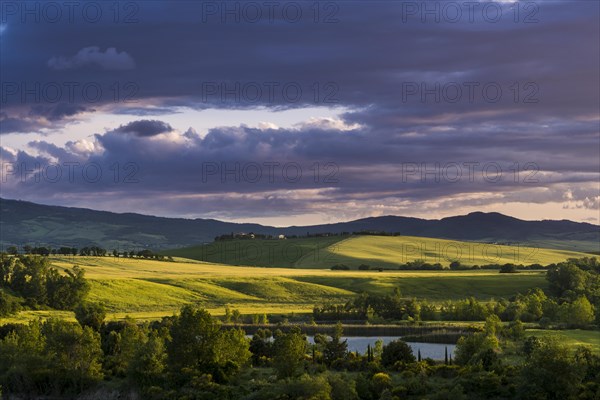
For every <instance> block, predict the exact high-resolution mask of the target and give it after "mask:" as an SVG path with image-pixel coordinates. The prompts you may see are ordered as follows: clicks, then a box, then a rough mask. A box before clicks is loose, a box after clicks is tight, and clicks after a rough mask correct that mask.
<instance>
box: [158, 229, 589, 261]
mask: <svg viewBox="0 0 600 400" xmlns="http://www.w3.org/2000/svg"><path fill="white" fill-rule="evenodd" d="M165 254H167V255H173V256H180V257H186V258H191V259H195V260H201V261H209V262H216V263H223V264H230V265H256V266H263V267H296V268H331V266H333V265H335V264H346V265H348V266H350V267H352V268H354V269H356V268H357V267H358V265H360V264H363V263H364V264H369V265H370V266H372V267H383V268H396V267H397V266H398V265H399V264H403V263H406V262H408V261H414V260H417V259H422V260H425V261H427V262H429V263H437V262H439V263H441V264H442V265H446V266H447V265H449V264H450V262H451V261H453V260H459V261H460V262H461V263H462V264H464V265H482V264H491V263H499V264H505V263H515V264H534V263H539V264H543V265H546V264H550V263H553V262H560V261H564V260H566V259H567V258H570V257H575V258H577V257H585V256H589V254H585V253H578V252H572V251H566V250H555V249H545V248H536V247H523V246H516V245H515V246H501V245H491V244H482V243H475V242H461V241H456V240H444V239H433V238H423V237H414V236H395V237H391V236H352V237H339V236H338V237H326V238H309V239H289V240H235V241H224V242H219V243H215V244H210V245H204V246H195V247H188V248H185V249H176V250H171V251H168V252H165Z"/></svg>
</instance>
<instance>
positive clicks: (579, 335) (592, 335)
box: [525, 329, 600, 353]
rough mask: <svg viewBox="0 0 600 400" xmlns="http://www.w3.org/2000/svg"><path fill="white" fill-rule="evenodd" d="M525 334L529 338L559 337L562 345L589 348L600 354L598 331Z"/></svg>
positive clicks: (549, 331) (543, 331)
mask: <svg viewBox="0 0 600 400" xmlns="http://www.w3.org/2000/svg"><path fill="white" fill-rule="evenodd" d="M525 333H526V335H527V336H540V337H545V336H557V337H558V338H560V341H561V342H562V343H565V344H567V345H569V347H571V348H573V349H574V348H576V347H578V346H589V347H591V348H592V349H593V351H594V352H597V353H600V333H598V331H584V330H581V329H570V330H561V331H554V330H542V329H528V330H527V331H525Z"/></svg>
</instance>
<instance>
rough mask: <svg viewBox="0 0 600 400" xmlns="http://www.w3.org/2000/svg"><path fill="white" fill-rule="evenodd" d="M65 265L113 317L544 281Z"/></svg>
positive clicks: (517, 287) (145, 263) (287, 308)
mask: <svg viewBox="0 0 600 400" xmlns="http://www.w3.org/2000/svg"><path fill="white" fill-rule="evenodd" d="M51 260H52V263H53V264H54V265H56V266H58V267H62V268H67V267H71V266H73V265H80V266H81V267H83V268H84V269H85V270H86V274H87V275H86V276H87V277H88V278H89V279H90V281H91V283H92V290H91V293H90V295H89V298H90V300H92V301H97V302H101V303H103V304H105V305H106V307H107V308H108V310H109V312H110V313H111V314H112V315H111V316H112V317H116V318H120V317H123V316H125V315H126V314H129V315H131V316H133V317H137V318H145V319H146V318H156V317H159V316H163V315H170V314H172V313H173V312H174V311H176V310H177V309H178V308H179V307H181V305H183V304H186V303H190V302H191V303H196V304H199V305H202V306H203V307H205V308H207V309H209V310H211V311H212V312H214V313H216V314H219V313H222V312H223V310H224V306H225V305H226V304H229V305H231V306H232V307H235V308H238V309H240V311H241V312H242V313H246V314H254V313H262V312H266V313H282V312H288V313H289V312H310V311H311V310H312V307H313V306H314V305H315V304H321V303H324V302H343V301H345V300H347V299H349V298H351V297H353V296H355V294H356V293H359V292H362V291H366V292H370V293H382V294H385V293H391V292H392V290H393V288H394V287H396V286H399V287H400V289H401V290H402V292H403V293H404V294H405V295H406V296H416V297H420V298H428V299H431V300H434V301H442V300H445V299H458V298H464V297H466V296H471V295H472V296H475V297H476V298H479V299H481V300H489V299H491V298H499V297H509V296H512V295H514V294H516V293H518V292H525V291H527V290H528V289H530V288H533V287H545V285H546V281H545V277H544V274H543V273H540V272H527V273H521V274H517V275H511V274H499V273H498V272H497V271H402V272H400V271H384V272H376V271H330V270H323V269H321V270H319V269H294V268H255V267H235V266H229V265H223V264H214V263H204V262H198V261H193V260H184V259H176V261H177V262H160V261H149V260H137V259H133V260H132V259H122V258H121V259H114V258H112V257H51Z"/></svg>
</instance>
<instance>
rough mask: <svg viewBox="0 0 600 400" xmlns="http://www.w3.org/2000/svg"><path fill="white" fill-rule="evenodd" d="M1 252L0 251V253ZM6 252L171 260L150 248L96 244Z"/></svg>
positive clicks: (24, 247)
mask: <svg viewBox="0 0 600 400" xmlns="http://www.w3.org/2000/svg"><path fill="white" fill-rule="evenodd" d="M0 254H2V253H0ZM6 254H9V255H15V256H16V255H39V256H50V255H53V256H55V255H62V256H78V255H79V256H93V257H106V256H112V257H117V258H118V257H123V258H134V257H137V258H144V259H153V260H159V261H173V257H171V256H167V257H165V256H163V255H162V254H159V253H155V252H153V251H152V250H148V249H144V250H131V251H119V250H116V249H114V250H112V252H109V251H108V250H107V249H104V248H102V247H98V246H85V247H82V248H80V249H78V248H76V247H65V246H61V247H57V248H52V247H46V246H29V245H25V246H23V247H22V249H21V251H19V248H18V247H17V246H9V247H7V248H6Z"/></svg>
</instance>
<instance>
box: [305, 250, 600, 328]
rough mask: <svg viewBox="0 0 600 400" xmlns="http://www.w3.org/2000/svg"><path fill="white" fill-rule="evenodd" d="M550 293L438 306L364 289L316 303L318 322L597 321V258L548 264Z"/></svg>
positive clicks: (534, 291)
mask: <svg viewBox="0 0 600 400" xmlns="http://www.w3.org/2000/svg"><path fill="white" fill-rule="evenodd" d="M546 279H547V281H548V286H549V293H548V294H546V293H545V292H544V291H543V290H541V289H539V288H536V289H532V290H529V291H528V292H527V293H525V294H517V295H516V296H514V297H513V298H510V299H499V300H492V301H489V302H486V303H482V302H479V301H477V300H476V299H475V298H473V297H470V298H467V299H464V300H457V301H451V300H448V301H444V302H443V303H442V304H441V305H440V306H437V305H436V304H434V303H432V302H429V301H427V300H425V299H416V298H404V297H403V296H402V293H401V291H400V288H398V287H397V288H395V289H394V292H393V294H389V295H384V296H382V295H376V294H369V293H362V294H360V295H359V296H357V297H356V298H354V299H351V300H349V301H348V302H346V303H345V304H325V305H321V306H315V307H314V309H313V318H314V319H315V320H316V321H369V322H371V323H385V322H390V321H402V320H404V321H421V320H423V321H435V320H442V321H484V320H485V319H486V318H488V317H489V316H491V315H497V316H498V317H499V318H500V319H501V320H502V321H523V322H539V323H540V324H541V325H542V326H546V327H547V326H549V325H552V324H554V325H557V324H558V325H563V326H569V327H588V326H590V325H591V324H593V323H595V324H596V325H599V326H600V264H599V263H598V261H597V259H596V258H589V257H584V258H581V259H570V260H568V261H566V262H564V263H559V264H553V265H549V266H548V269H547V272H546Z"/></svg>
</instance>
